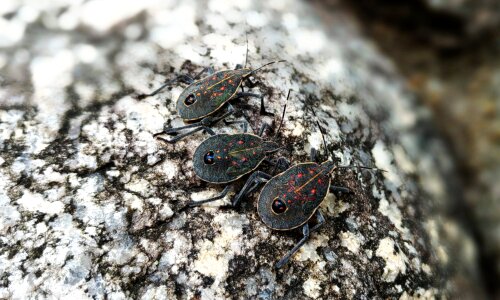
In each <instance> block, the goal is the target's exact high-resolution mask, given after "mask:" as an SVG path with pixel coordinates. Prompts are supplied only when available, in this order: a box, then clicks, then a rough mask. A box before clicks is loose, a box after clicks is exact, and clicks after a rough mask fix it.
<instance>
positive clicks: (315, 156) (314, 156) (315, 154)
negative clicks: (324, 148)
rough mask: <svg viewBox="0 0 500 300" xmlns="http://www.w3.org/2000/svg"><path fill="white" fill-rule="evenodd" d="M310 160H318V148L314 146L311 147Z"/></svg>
mask: <svg viewBox="0 0 500 300" xmlns="http://www.w3.org/2000/svg"><path fill="white" fill-rule="evenodd" d="M311 161H312V162H318V150H316V148H311Z"/></svg>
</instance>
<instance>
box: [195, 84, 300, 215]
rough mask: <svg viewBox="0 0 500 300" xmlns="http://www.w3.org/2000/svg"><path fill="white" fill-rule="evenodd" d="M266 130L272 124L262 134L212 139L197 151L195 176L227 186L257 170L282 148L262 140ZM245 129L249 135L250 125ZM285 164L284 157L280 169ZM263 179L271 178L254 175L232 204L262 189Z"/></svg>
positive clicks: (262, 129)
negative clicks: (247, 129)
mask: <svg viewBox="0 0 500 300" xmlns="http://www.w3.org/2000/svg"><path fill="white" fill-rule="evenodd" d="M289 97H290V90H289V91H288V96H287V101H288V98H289ZM285 110H286V104H285V106H284V108H283V115H282V118H281V123H280V125H279V127H278V130H277V131H276V134H277V133H278V132H279V130H280V129H281V126H282V125H283V119H284V115H285ZM266 127H268V125H267V124H265V123H264V125H263V126H262V127H261V129H260V131H259V134H258V135H254V134H249V133H238V134H217V135H213V136H211V137H209V138H208V139H206V140H205V141H203V142H202V143H201V144H200V145H199V146H198V148H196V150H195V153H194V156H193V168H194V172H195V174H196V175H197V176H198V177H199V178H200V179H202V180H204V181H207V182H210V183H216V184H226V183H230V182H234V181H236V180H238V179H239V178H241V177H243V176H244V175H246V174H249V173H251V172H253V171H255V170H256V169H257V167H258V166H259V165H260V164H261V163H262V162H263V161H264V160H266V159H267V158H268V157H269V155H270V154H272V153H275V152H277V151H278V150H280V149H281V148H282V147H280V146H279V145H278V144H277V143H276V142H274V141H272V140H265V139H263V138H262V135H263V133H264V131H265V129H266ZM244 128H245V132H246V126H245V127H244ZM283 164H287V162H286V159H285V158H283V157H280V158H279V159H278V160H277V162H276V165H277V166H276V167H280V166H281V165H283ZM262 178H264V179H270V178H271V175H268V174H266V173H265V172H262V171H256V172H254V173H253V174H252V175H250V177H249V178H248V180H247V182H246V184H245V185H244V186H243V188H242V190H241V191H240V192H239V193H238V195H236V197H235V198H234V200H233V201H232V205H233V206H236V205H237V204H238V203H239V201H240V200H241V199H242V198H244V197H245V196H246V195H247V194H249V193H251V192H252V191H253V190H255V188H257V186H258V183H256V182H259V180H262ZM231 187H232V186H231V185H228V186H226V188H225V189H224V190H223V191H222V192H221V193H220V194H219V195H217V196H215V197H213V198H210V199H205V200H201V201H193V202H190V203H189V206H198V205H201V204H203V203H207V202H212V201H215V200H218V199H221V198H223V197H225V196H226V195H227V193H228V192H229V191H230V189H231Z"/></svg>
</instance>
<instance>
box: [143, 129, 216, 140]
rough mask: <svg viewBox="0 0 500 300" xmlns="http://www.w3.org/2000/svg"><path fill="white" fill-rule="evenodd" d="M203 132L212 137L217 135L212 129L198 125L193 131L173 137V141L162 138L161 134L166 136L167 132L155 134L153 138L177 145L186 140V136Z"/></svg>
mask: <svg viewBox="0 0 500 300" xmlns="http://www.w3.org/2000/svg"><path fill="white" fill-rule="evenodd" d="M171 129H178V128H171ZM201 130H205V131H206V132H208V133H209V134H210V135H215V132H214V131H213V130H212V129H211V128H210V127H207V126H200V125H198V127H196V128H194V129H193V130H191V131H188V132H185V133H183V134H179V135H176V136H175V137H173V138H171V139H166V138H162V137H161V136H160V135H161V134H164V133H166V132H159V133H155V134H154V135H153V136H154V137H156V138H157V139H159V140H161V141H164V142H166V143H170V144H174V143H177V141H179V140H181V139H183V138H185V137H186V136H189V135H192V134H194V133H196V132H198V131H201ZM172 133H173V131H171V132H169V134H172Z"/></svg>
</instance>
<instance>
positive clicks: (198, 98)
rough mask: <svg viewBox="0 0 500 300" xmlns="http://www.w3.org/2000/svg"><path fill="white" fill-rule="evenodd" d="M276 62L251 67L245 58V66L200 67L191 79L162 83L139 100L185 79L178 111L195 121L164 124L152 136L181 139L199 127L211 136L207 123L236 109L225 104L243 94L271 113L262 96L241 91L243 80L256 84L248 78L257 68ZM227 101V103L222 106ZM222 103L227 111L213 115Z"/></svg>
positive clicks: (182, 77)
mask: <svg viewBox="0 0 500 300" xmlns="http://www.w3.org/2000/svg"><path fill="white" fill-rule="evenodd" d="M247 57H248V45H247ZM277 62H284V60H279V61H272V62H269V63H266V64H264V65H263V66H261V67H259V68H257V69H254V70H252V69H249V68H246V59H245V66H241V65H237V66H236V68H235V69H234V70H225V71H219V72H216V73H215V72H214V69H213V68H212V67H208V68H205V69H203V70H202V71H201V72H200V73H198V74H197V75H196V76H195V77H194V78H193V77H190V76H189V75H179V76H177V77H176V78H175V79H173V80H170V81H168V82H166V83H165V84H163V85H162V86H161V87H160V88H158V89H157V90H155V91H154V92H152V93H151V94H147V95H141V96H139V98H140V99H143V98H145V97H149V96H153V95H156V94H157V93H159V92H160V91H161V90H163V89H164V88H165V87H167V86H171V85H172V84H173V83H175V82H184V83H187V84H189V85H188V86H187V87H186V89H184V91H183V92H182V93H181V94H180V96H179V98H178V99H177V112H178V113H179V115H180V117H181V118H182V119H183V120H184V121H185V122H194V123H191V124H189V125H186V126H181V127H176V128H166V124H165V128H164V130H163V131H162V132H159V133H157V134H155V136H158V135H161V134H169V135H176V136H175V137H173V138H172V139H164V138H161V140H163V141H165V142H168V143H175V142H177V141H179V140H180V139H182V138H184V137H186V136H188V135H191V134H193V133H195V132H197V131H200V130H205V131H206V132H208V133H210V134H212V135H213V134H215V133H214V132H213V130H212V129H210V126H213V125H214V124H215V123H217V122H219V121H221V120H223V119H225V118H226V117H228V116H230V115H232V114H234V112H235V110H234V108H233V107H232V105H231V104H230V103H228V101H230V100H233V99H238V98H242V97H255V98H260V113H261V115H273V114H272V113H268V112H267V111H266V109H265V106H264V97H263V96H262V95H260V94H255V93H249V92H244V91H243V87H242V84H243V82H245V83H246V86H247V87H248V88H253V87H254V86H255V85H257V83H256V82H253V81H252V80H251V79H250V76H251V75H253V74H255V72H257V71H259V70H260V69H262V68H264V67H266V66H268V65H271V64H274V63H277ZM205 72H207V73H208V75H207V76H206V77H203V78H201V79H198V78H199V77H200V76H201V75H202V74H203V73H205ZM240 87H241V89H242V92H238V88H240ZM226 103H227V105H225V104H226ZM224 106H226V111H225V112H224V113H222V114H220V115H218V116H214V113H215V112H218V111H219V110H220V109H221V108H222V107H224ZM184 130H189V131H187V132H185V133H182V134H178V133H179V132H180V131H184Z"/></svg>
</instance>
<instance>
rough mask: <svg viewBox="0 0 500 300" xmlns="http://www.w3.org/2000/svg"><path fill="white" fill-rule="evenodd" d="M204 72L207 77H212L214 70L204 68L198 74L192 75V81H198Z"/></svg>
mask: <svg viewBox="0 0 500 300" xmlns="http://www.w3.org/2000/svg"><path fill="white" fill-rule="evenodd" d="M205 72H207V74H208V75H212V74H213V73H214V72H215V70H214V68H213V67H206V68H203V70H201V71H200V72H199V73H198V74H196V75H194V77H193V78H194V79H198V78H200V76H201V74H203V73H205ZM193 81H194V80H193Z"/></svg>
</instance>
